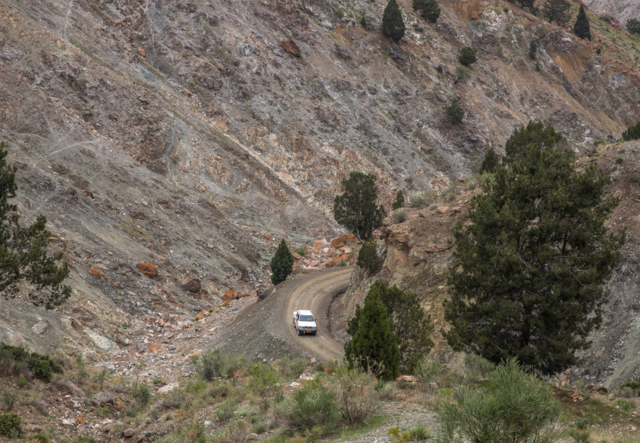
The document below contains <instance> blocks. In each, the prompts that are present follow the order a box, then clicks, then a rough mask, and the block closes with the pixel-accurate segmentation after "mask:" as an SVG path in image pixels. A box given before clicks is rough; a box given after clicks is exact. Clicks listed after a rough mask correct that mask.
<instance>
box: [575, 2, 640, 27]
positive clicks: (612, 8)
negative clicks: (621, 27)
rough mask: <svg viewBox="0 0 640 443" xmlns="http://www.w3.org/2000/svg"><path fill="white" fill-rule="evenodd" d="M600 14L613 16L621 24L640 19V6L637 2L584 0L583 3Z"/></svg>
mask: <svg viewBox="0 0 640 443" xmlns="http://www.w3.org/2000/svg"><path fill="white" fill-rule="evenodd" d="M583 3H584V4H585V5H587V6H588V7H589V8H590V9H591V10H593V11H594V12H597V13H598V14H611V15H613V16H614V17H616V18H617V19H618V20H619V21H620V22H621V23H623V24H625V23H627V20H629V19H632V18H635V19H640V4H639V3H638V2H637V1H636V0H584V2H583Z"/></svg>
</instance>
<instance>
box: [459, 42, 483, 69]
mask: <svg viewBox="0 0 640 443" xmlns="http://www.w3.org/2000/svg"><path fill="white" fill-rule="evenodd" d="M477 60H478V59H477V57H476V50H475V49H474V48H472V47H471V46H465V47H464V48H462V49H461V50H460V56H459V57H458V61H459V62H460V64H461V65H464V66H471V65H472V64H474V63H475V62H476V61H477Z"/></svg>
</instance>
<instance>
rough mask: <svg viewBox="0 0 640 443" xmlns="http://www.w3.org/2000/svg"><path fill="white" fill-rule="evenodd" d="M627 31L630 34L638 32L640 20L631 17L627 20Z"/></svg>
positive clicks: (639, 30) (639, 31)
mask: <svg viewBox="0 0 640 443" xmlns="http://www.w3.org/2000/svg"><path fill="white" fill-rule="evenodd" d="M627 31H629V32H630V33H631V34H640V21H638V20H636V19H635V18H632V19H631V20H628V21H627Z"/></svg>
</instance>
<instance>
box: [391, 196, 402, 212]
mask: <svg viewBox="0 0 640 443" xmlns="http://www.w3.org/2000/svg"><path fill="white" fill-rule="evenodd" d="M403 206H404V193H403V192H402V191H398V193H397V194H396V201H395V202H393V210H394V211H395V210H396V209H400V208H401V207H403Z"/></svg>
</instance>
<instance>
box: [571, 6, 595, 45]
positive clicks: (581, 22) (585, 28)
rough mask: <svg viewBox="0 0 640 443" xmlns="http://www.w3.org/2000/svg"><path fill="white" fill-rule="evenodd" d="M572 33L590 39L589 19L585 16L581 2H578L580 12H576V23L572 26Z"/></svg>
mask: <svg viewBox="0 0 640 443" xmlns="http://www.w3.org/2000/svg"><path fill="white" fill-rule="evenodd" d="M573 33H574V34H575V35H577V36H578V37H580V38H586V39H587V40H591V26H590V25H589V19H588V18H587V13H586V12H585V10H584V5H583V4H580V12H578V18H577V19H576V24H575V25H574V26H573Z"/></svg>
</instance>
